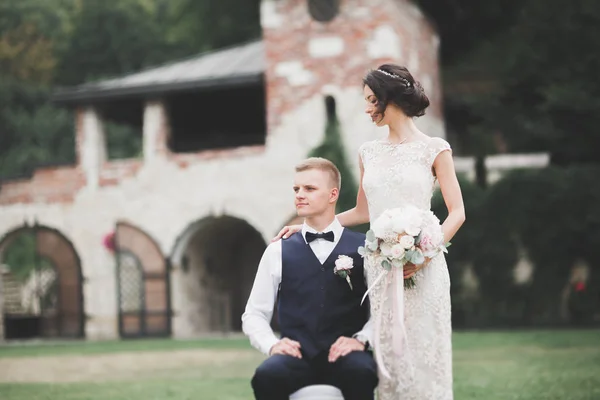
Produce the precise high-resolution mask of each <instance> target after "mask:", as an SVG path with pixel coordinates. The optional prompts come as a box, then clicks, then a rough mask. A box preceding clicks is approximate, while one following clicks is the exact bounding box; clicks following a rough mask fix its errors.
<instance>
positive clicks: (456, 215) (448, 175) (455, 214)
mask: <svg viewBox="0 0 600 400" xmlns="http://www.w3.org/2000/svg"><path fill="white" fill-rule="evenodd" d="M433 169H434V170H435V174H436V176H437V179H438V182H439V183H440V189H441V190H442V196H443V197H444V203H446V208H447V209H448V217H447V218H446V220H445V221H444V223H443V224H442V231H443V232H444V242H445V243H448V242H449V241H450V240H452V238H453V237H454V235H455V234H456V232H457V231H458V230H459V229H460V227H461V226H462V224H463V223H464V222H465V206H464V203H463V198H462V193H461V191H460V185H459V184H458V179H457V177H456V171H455V170H454V161H453V160H452V154H451V152H450V151H442V152H441V153H440V154H439V155H438V156H437V157H436V159H435V161H434V163H433Z"/></svg>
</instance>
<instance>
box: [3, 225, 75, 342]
mask: <svg viewBox="0 0 600 400" xmlns="http://www.w3.org/2000/svg"><path fill="white" fill-rule="evenodd" d="M0 265H1V266H2V271H1V273H2V282H3V297H4V305H3V318H4V330H5V337H6V338H7V339H26V338H33V337H43V338H80V337H83V336H84V323H85V318H84V307H83V290H82V281H83V279H82V274H81V262H80V260H79V256H78V255H77V252H76V251H75V248H74V247H73V244H72V243H71V242H70V241H69V240H68V239H67V238H66V237H65V236H64V235H63V234H62V233H60V232H59V231H57V230H56V229H52V228H49V227H46V226H40V225H37V224H36V225H34V226H31V227H30V226H23V227H21V228H18V229H15V230H13V231H12V232H9V233H8V234H6V235H5V236H4V237H3V238H2V240H0Z"/></svg>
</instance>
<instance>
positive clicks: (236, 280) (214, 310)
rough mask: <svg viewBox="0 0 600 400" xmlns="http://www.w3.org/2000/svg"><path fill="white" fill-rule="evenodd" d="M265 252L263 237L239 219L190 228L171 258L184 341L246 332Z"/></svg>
mask: <svg viewBox="0 0 600 400" xmlns="http://www.w3.org/2000/svg"><path fill="white" fill-rule="evenodd" d="M265 248H266V243H265V241H264V240H263V238H262V236H261V234H260V233H259V232H258V231H257V230H256V229H254V227H252V226H251V225H250V224H248V223H247V222H246V221H244V220H242V219H239V218H234V217H230V216H222V217H208V218H204V219H202V220H200V221H197V222H194V223H192V224H190V225H189V226H188V228H187V229H186V230H185V231H184V232H183V233H182V234H181V236H180V237H179V238H178V240H177V243H176V244H175V248H174V250H173V254H172V256H171V260H172V264H173V267H174V269H176V270H177V273H176V274H174V276H173V279H174V280H176V281H174V286H176V287H177V293H175V291H174V293H173V294H174V296H178V299H177V304H178V307H177V318H179V321H178V324H179V326H180V331H181V335H195V334H199V333H206V332H229V331H240V330H241V327H242V326H241V315H242V313H243V312H244V308H245V306H246V302H247V300H248V296H249V294H250V290H251V289H252V284H253V282H254V276H255V274H256V269H257V267H258V263H259V262H260V259H261V257H262V254H263V252H264V250H265Z"/></svg>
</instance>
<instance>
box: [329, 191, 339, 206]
mask: <svg viewBox="0 0 600 400" xmlns="http://www.w3.org/2000/svg"><path fill="white" fill-rule="evenodd" d="M339 197H340V189H338V188H336V187H334V188H332V189H331V192H330V194H329V202H330V203H335V202H336V201H338V199H339Z"/></svg>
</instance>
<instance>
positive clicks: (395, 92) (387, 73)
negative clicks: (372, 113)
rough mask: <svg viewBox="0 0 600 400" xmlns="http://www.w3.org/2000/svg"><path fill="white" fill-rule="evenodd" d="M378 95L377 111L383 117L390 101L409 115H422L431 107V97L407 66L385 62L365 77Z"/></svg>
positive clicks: (366, 83) (365, 83)
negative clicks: (426, 93) (428, 96)
mask: <svg viewBox="0 0 600 400" xmlns="http://www.w3.org/2000/svg"><path fill="white" fill-rule="evenodd" d="M363 84H364V85H367V86H368V87H370V88H371V90H372V91H373V93H374V94H375V97H377V112H378V113H380V114H381V116H382V117H383V115H384V111H385V108H386V107H387V105H388V104H389V103H392V104H395V105H396V106H398V107H400V109H401V110H402V111H403V112H404V114H406V116H407V117H420V116H422V115H424V114H425V109H426V108H427V107H429V99H428V98H427V96H426V95H425V91H424V90H423V87H422V86H421V84H420V83H419V82H417V81H415V78H413V76H412V75H411V74H410V72H408V69H406V67H402V66H400V65H395V64H383V65H380V66H379V68H377V69H374V70H371V71H369V72H368V73H367V75H366V76H365V77H364V79H363Z"/></svg>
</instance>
